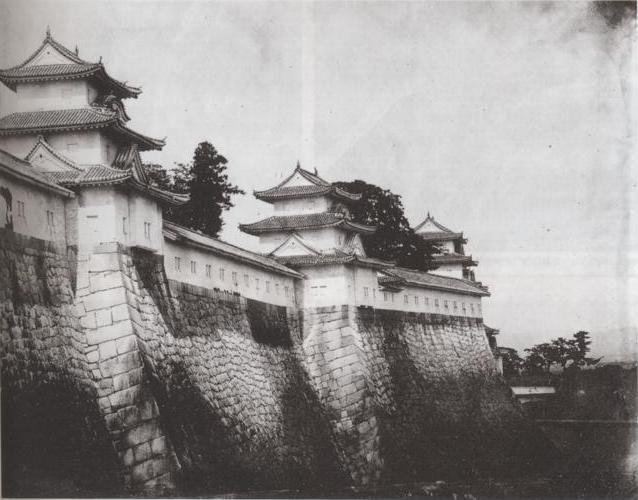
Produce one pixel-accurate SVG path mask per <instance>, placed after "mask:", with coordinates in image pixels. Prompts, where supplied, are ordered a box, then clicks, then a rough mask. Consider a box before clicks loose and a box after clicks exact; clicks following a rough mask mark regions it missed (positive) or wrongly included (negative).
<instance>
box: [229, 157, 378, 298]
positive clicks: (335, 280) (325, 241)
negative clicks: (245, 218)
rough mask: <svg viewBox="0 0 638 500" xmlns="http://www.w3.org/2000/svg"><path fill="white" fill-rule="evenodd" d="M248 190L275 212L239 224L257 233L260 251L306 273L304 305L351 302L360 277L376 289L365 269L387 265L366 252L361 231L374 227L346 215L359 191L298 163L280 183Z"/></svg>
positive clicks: (372, 276)
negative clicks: (347, 187)
mask: <svg viewBox="0 0 638 500" xmlns="http://www.w3.org/2000/svg"><path fill="white" fill-rule="evenodd" d="M254 195H255V197H256V198H257V199H259V200H262V201H265V202H267V203H270V204H272V205H273V207H274V212H275V215H273V216H271V217H268V218H266V219H263V220H260V221H258V222H255V223H253V224H240V226H239V228H240V229H241V230H242V231H243V232H245V233H248V234H252V235H255V236H259V242H260V245H261V249H262V252H263V253H265V254H268V255H269V256H271V257H275V258H276V259H277V260H278V261H279V262H281V263H283V264H285V265H287V266H290V267H293V268H295V269H298V270H301V271H302V272H303V273H304V274H305V275H306V278H307V279H306V280H304V282H303V290H300V291H299V292H300V293H299V295H300V296H303V299H304V300H305V304H306V306H308V305H312V306H318V305H328V304H352V303H356V302H357V301H358V297H357V294H361V291H362V290H363V286H358V283H359V284H361V282H362V280H365V281H366V284H365V289H366V290H371V289H372V288H373V287H374V288H376V286H377V283H376V274H375V273H374V272H372V273H371V272H370V270H372V269H381V268H383V267H385V266H386V265H387V264H384V263H382V262H380V261H378V260H375V259H369V258H367V257H366V254H365V250H364V248H363V244H362V242H361V235H362V234H366V233H372V232H374V230H375V228H374V227H371V226H365V225H362V224H358V223H356V222H355V221H354V220H352V217H351V216H350V205H351V203H352V202H354V201H357V200H358V199H359V198H360V196H361V195H357V194H353V193H349V192H347V191H344V190H343V189H340V188H339V187H337V186H336V185H335V184H333V183H330V182H328V181H326V180H324V179H322V178H321V177H319V175H318V174H317V172H316V170H315V172H314V173H311V172H308V171H307V170H304V169H302V168H301V167H300V166H299V164H297V167H296V168H295V170H294V171H293V173H292V174H291V175H290V176H288V177H287V178H286V179H285V180H284V181H283V182H281V183H280V184H278V185H277V186H275V187H273V188H270V189H266V190H264V191H256V192H255V193H254ZM363 269H365V270H366V272H362V271H363ZM364 276H365V277H364ZM368 281H369V283H368Z"/></svg>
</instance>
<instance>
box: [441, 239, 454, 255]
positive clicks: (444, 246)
mask: <svg viewBox="0 0 638 500" xmlns="http://www.w3.org/2000/svg"><path fill="white" fill-rule="evenodd" d="M438 247H439V248H440V249H441V253H453V252H454V242H453V241H443V242H441V243H439V245H438Z"/></svg>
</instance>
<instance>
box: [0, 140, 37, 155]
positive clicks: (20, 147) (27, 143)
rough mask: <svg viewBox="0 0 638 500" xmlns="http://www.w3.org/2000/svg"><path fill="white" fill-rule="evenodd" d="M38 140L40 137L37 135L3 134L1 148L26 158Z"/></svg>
mask: <svg viewBox="0 0 638 500" xmlns="http://www.w3.org/2000/svg"><path fill="white" fill-rule="evenodd" d="M36 142H38V139H37V136H35V135H14V136H2V137H0V149H4V150H5V151H7V152H8V153H11V154H12V155H13V156H17V157H18V158H24V157H25V156H27V155H28V154H29V153H30V152H31V149H33V146H35V144H36Z"/></svg>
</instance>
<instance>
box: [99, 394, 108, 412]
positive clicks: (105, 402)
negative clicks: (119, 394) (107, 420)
mask: <svg viewBox="0 0 638 500" xmlns="http://www.w3.org/2000/svg"><path fill="white" fill-rule="evenodd" d="M97 403H98V405H99V407H100V410H102V411H103V412H105V413H110V412H111V402H110V401H109V398H106V397H104V398H99V399H98V400H97Z"/></svg>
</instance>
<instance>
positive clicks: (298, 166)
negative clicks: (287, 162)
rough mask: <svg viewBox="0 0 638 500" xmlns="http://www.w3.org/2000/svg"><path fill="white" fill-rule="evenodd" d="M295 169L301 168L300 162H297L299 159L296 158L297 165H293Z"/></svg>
mask: <svg viewBox="0 0 638 500" xmlns="http://www.w3.org/2000/svg"><path fill="white" fill-rule="evenodd" d="M295 170H301V164H300V163H299V160H297V166H296V167H295Z"/></svg>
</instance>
